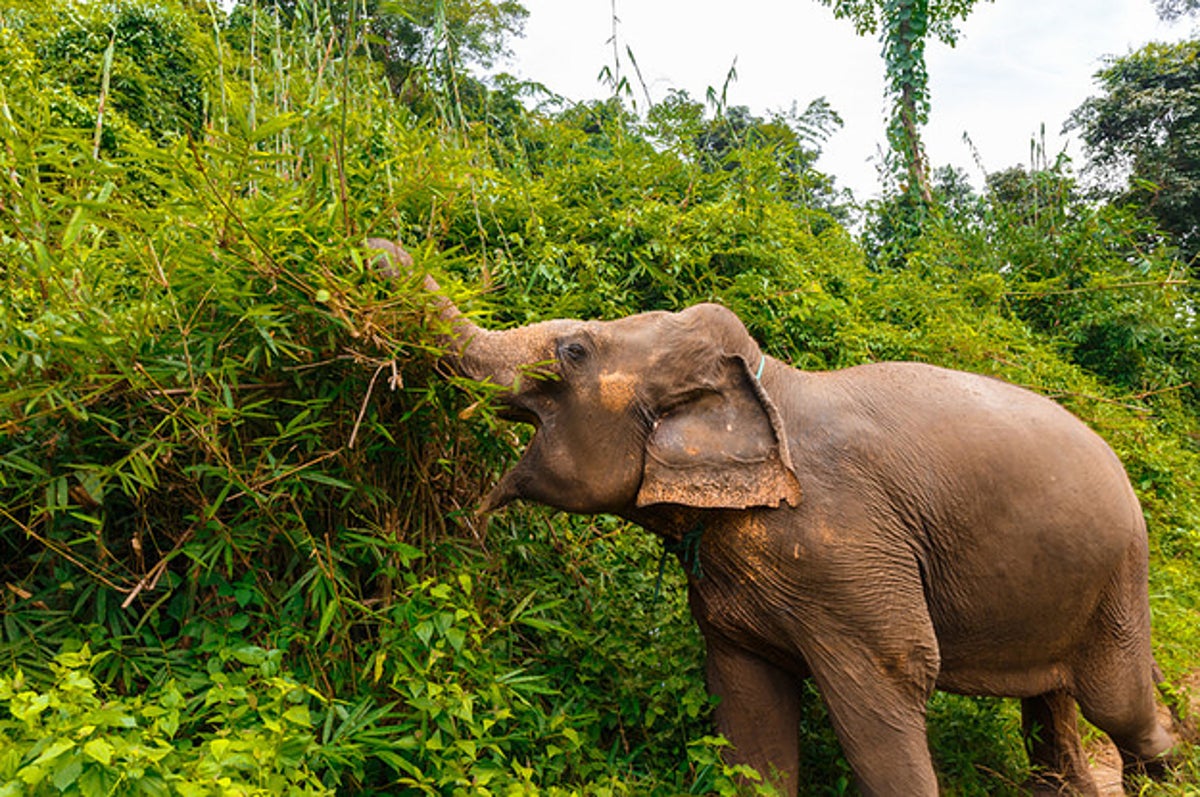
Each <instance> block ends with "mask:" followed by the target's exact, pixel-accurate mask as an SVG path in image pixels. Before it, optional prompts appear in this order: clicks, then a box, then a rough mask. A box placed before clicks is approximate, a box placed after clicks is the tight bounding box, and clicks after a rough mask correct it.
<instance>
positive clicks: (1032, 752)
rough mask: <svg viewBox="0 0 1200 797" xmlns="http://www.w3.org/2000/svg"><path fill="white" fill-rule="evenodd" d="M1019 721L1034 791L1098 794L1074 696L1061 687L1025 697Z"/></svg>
mask: <svg viewBox="0 0 1200 797" xmlns="http://www.w3.org/2000/svg"><path fill="white" fill-rule="evenodd" d="M1021 721H1022V729H1023V732H1024V735H1025V744H1026V749H1027V750H1028V752H1029V763H1030V765H1031V767H1032V769H1033V775H1032V777H1031V780H1030V783H1029V784H1028V785H1029V787H1030V790H1031V791H1032V792H1033V793H1034V794H1037V795H1051V794H1054V795H1059V794H1061V795H1082V796H1083V797H1099V796H1100V795H1101V792H1100V790H1099V788H1098V787H1097V785H1096V781H1095V780H1094V779H1093V777H1092V773H1091V771H1090V770H1089V769H1088V763H1087V756H1085V755H1084V752H1083V745H1082V743H1081V742H1080V739H1079V725H1078V720H1077V719H1076V712H1075V700H1074V698H1072V697H1071V696H1070V695H1069V694H1068V693H1067V692H1065V691H1062V690H1056V691H1053V692H1047V693H1045V694H1042V695H1037V696H1036V697H1031V698H1025V699H1024V700H1022V701H1021ZM1118 793H1120V792H1118Z"/></svg>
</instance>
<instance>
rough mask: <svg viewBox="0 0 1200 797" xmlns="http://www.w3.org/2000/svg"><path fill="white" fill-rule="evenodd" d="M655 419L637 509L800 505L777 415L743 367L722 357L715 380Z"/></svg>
mask: <svg viewBox="0 0 1200 797" xmlns="http://www.w3.org/2000/svg"><path fill="white" fill-rule="evenodd" d="M709 381H710V384H708V385H706V386H705V388H704V389H702V390H698V391H695V392H693V393H692V394H690V395H689V396H688V397H687V398H685V399H684V400H683V401H682V402H680V403H679V404H677V405H675V406H673V407H672V408H671V409H670V410H668V411H667V412H665V413H664V414H663V415H661V416H660V417H659V419H658V421H657V423H656V424H655V426H654V429H653V431H652V432H651V433H650V437H649V439H648V441H647V443H646V457H645V465H644V471H643V476H642V486H641V489H640V491H639V492H638V498H637V503H638V506H639V507H644V506H649V505H651V504H663V503H668V504H681V505H684V506H691V507H697V508H705V509H745V508H747V507H753V506H769V507H777V506H779V504H780V502H781V501H786V502H787V503H789V504H791V505H792V506H797V505H798V504H799V503H800V483H799V482H798V481H797V479H796V474H795V471H794V470H793V468H792V461H791V456H790V455H789V453H788V447H787V437H786V435H785V434H784V431H783V423H782V419H781V418H780V415H779V410H778V409H777V408H776V407H775V404H774V402H772V401H771V399H770V397H769V396H768V395H767V393H766V391H764V390H763V387H762V385H761V384H760V382H759V380H758V379H756V378H755V376H754V374H752V373H751V372H750V368H749V366H748V365H747V363H746V361H745V360H744V359H743V358H742V357H740V356H737V355H731V356H725V357H723V358H722V361H721V363H720V366H719V368H718V369H717V373H716V378H715V379H713V380H709Z"/></svg>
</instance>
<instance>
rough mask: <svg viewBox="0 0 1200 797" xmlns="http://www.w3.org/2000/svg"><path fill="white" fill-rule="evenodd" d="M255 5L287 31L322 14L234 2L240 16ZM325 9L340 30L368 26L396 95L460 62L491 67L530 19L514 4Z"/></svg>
mask: <svg viewBox="0 0 1200 797" xmlns="http://www.w3.org/2000/svg"><path fill="white" fill-rule="evenodd" d="M254 4H257V5H258V7H259V8H260V9H268V10H276V11H278V13H279V15H280V18H281V21H282V22H283V24H284V25H285V26H288V27H293V25H294V24H295V22H296V18H297V17H298V16H300V15H301V14H311V13H319V12H320V11H321V10H322V9H321V8H320V7H319V6H313V5H311V4H308V3H302V2H299V0H238V4H237V8H238V9H240V10H241V12H242V13H245V12H246V10H247V9H249V8H250V7H251V5H254ZM327 8H328V13H329V14H330V16H331V17H332V21H333V22H334V23H335V24H336V25H337V26H338V27H339V28H343V29H344V28H345V27H346V26H348V25H351V24H356V23H357V24H363V23H365V24H367V25H368V26H369V28H368V29H369V31H370V40H369V46H368V50H369V52H370V55H371V57H372V58H373V59H375V60H376V61H379V62H380V63H382V64H383V66H384V71H385V72H386V73H387V77H388V82H389V83H390V84H391V86H392V90H393V92H395V93H396V94H400V93H401V92H402V91H404V90H405V89H411V88H412V86H411V85H409V83H410V80H411V79H412V78H413V77H414V76H415V75H418V74H425V75H429V74H432V75H434V76H435V80H438V81H440V80H446V79H448V74H447V73H449V72H451V71H453V70H457V69H459V68H461V67H462V66H463V65H464V64H479V65H482V66H485V67H489V66H491V65H492V64H493V63H494V62H495V60H496V59H497V58H498V57H500V56H503V55H505V54H506V53H507V42H508V40H509V37H511V36H513V35H519V34H520V33H521V31H522V29H523V27H524V24H525V18H526V17H527V16H529V12H528V11H526V10H525V7H524V6H523V5H521V3H520V2H518V0H331V2H330V3H329V4H328V7H327ZM236 13H237V12H235V14H236Z"/></svg>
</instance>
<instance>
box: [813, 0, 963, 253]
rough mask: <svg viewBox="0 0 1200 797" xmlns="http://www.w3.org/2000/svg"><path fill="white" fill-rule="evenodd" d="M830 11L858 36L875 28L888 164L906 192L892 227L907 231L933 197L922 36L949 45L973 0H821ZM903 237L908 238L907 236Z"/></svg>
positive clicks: (921, 219) (916, 223)
mask: <svg viewBox="0 0 1200 797" xmlns="http://www.w3.org/2000/svg"><path fill="white" fill-rule="evenodd" d="M820 2H821V3H822V5H826V6H832V7H833V13H834V16H836V17H838V18H839V19H849V20H851V21H852V22H853V23H854V29H855V31H857V32H858V34H859V35H860V36H864V35H867V34H873V33H876V32H878V33H879V36H880V39H881V41H882V42H883V62H884V68H885V73H886V75H887V93H888V100H889V101H890V103H891V106H892V111H891V118H890V119H889V121H888V128H887V137H888V145H889V146H890V148H891V152H890V156H889V158H888V166H889V170H890V172H891V175H892V177H893V178H894V179H895V180H896V181H897V182H898V183H899V185H900V194H901V195H902V196H903V197H905V201H904V202H902V203H901V204H900V205H899V206H898V207H897V208H896V212H894V213H893V216H894V217H895V218H896V219H897V220H899V221H900V224H898V225H896V229H897V230H898V231H899V232H901V233H902V234H903V235H905V236H908V237H911V236H912V235H913V234H915V232H909V231H908V228H915V230H919V229H920V228H921V226H922V225H923V224H924V222H925V217H926V214H927V212H928V210H929V205H930V203H931V202H932V201H933V195H932V185H931V179H930V174H929V163H928V159H927V158H926V156H925V147H924V145H923V144H922V143H921V127H922V126H924V125H925V123H926V122H928V121H929V74H928V72H927V71H926V69H925V42H926V40H927V39H928V38H929V37H930V36H931V35H932V36H936V37H937V38H938V40H940V41H942V42H945V43H946V44H949V45H951V46H953V45H954V43H955V42H956V41H957V39H958V32H957V30H956V29H955V27H954V25H955V23H956V22H958V21H959V20H961V19H965V18H966V17H967V15H968V14H969V13H970V12H971V9H972V8H973V7H974V6H975V4H976V2H977V0H820ZM906 240H907V239H906Z"/></svg>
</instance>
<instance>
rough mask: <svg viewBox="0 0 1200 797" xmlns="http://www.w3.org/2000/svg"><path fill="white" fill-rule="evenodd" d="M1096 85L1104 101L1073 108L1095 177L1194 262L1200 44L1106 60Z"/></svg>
mask: <svg viewBox="0 0 1200 797" xmlns="http://www.w3.org/2000/svg"><path fill="white" fill-rule="evenodd" d="M1096 78H1097V80H1098V82H1099V84H1100V87H1101V89H1102V90H1103V94H1102V95H1101V96H1099V97H1092V98H1091V99H1089V100H1087V101H1086V102H1085V103H1084V104H1083V105H1082V106H1080V107H1079V108H1078V109H1076V110H1075V111H1074V112H1073V113H1072V114H1071V118H1070V120H1069V121H1068V123H1067V127H1068V128H1074V129H1078V130H1079V131H1080V134H1081V136H1082V138H1083V141H1084V144H1085V145H1086V147H1087V152H1088V156H1089V158H1090V160H1091V167H1092V170H1093V171H1094V172H1098V173H1100V174H1102V175H1104V176H1105V178H1106V180H1107V182H1108V187H1109V189H1110V190H1111V191H1112V192H1113V193H1114V194H1115V195H1116V196H1117V197H1118V198H1120V199H1123V200H1124V201H1126V202H1129V203H1132V204H1135V205H1137V206H1138V207H1139V208H1140V209H1141V210H1142V212H1144V213H1145V214H1147V215H1149V216H1150V217H1152V218H1153V219H1154V220H1155V221H1156V222H1157V223H1158V225H1159V226H1160V227H1161V228H1162V229H1163V230H1165V231H1166V232H1168V233H1170V234H1171V236H1172V237H1173V238H1174V241H1175V243H1176V244H1177V245H1178V246H1179V249H1180V252H1181V254H1182V255H1183V257H1184V258H1185V259H1187V260H1191V261H1193V263H1196V262H1197V261H1196V260H1195V259H1196V258H1197V256H1198V255H1200V159H1198V158H1197V157H1196V153H1197V152H1200V40H1192V41H1184V42H1179V43H1176V44H1157V43H1154V44H1149V45H1147V46H1145V47H1143V48H1142V49H1141V50H1138V51H1137V52H1134V53H1131V54H1130V55H1127V56H1124V57H1121V58H1115V59H1113V60H1112V61H1111V62H1110V63H1109V65H1108V66H1107V67H1105V68H1104V69H1102V70H1101V71H1100V72H1099V73H1098V74H1097V75H1096Z"/></svg>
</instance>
